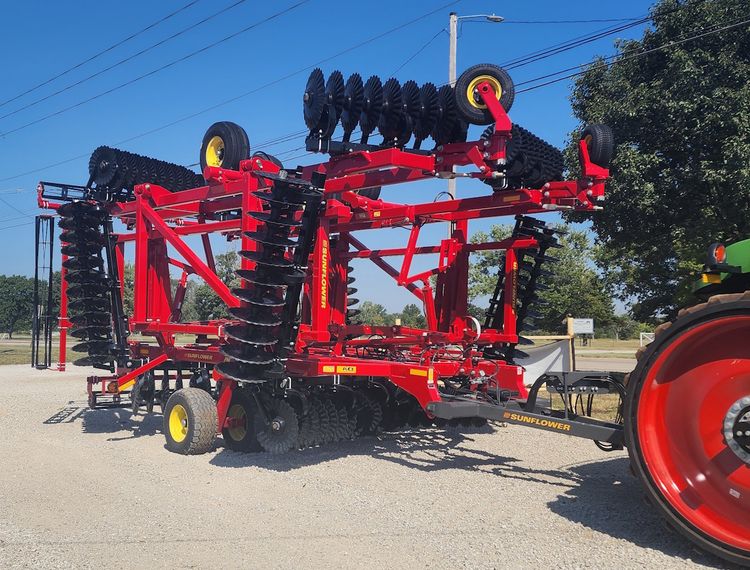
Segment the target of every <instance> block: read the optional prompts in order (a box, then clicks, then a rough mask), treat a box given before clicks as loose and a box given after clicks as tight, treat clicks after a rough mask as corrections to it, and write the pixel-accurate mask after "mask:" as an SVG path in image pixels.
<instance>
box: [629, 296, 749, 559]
mask: <svg viewBox="0 0 750 570" xmlns="http://www.w3.org/2000/svg"><path fill="white" fill-rule="evenodd" d="M638 357H639V358H638V365H637V366H636V368H635V370H634V371H633V372H632V373H631V374H630V377H629V379H628V384H627V391H628V399H627V401H626V408H625V439H626V444H627V447H628V452H629V454H630V460H631V466H632V468H633V471H634V472H635V474H636V475H637V476H638V478H639V479H641V481H642V482H643V484H644V486H645V489H646V495H647V498H648V499H649V501H650V502H651V503H653V504H654V505H655V506H656V507H657V509H658V510H659V511H661V514H662V515H663V516H664V517H665V518H666V519H667V521H668V523H669V525H670V526H671V527H673V528H674V529H675V530H677V531H678V532H679V533H681V534H683V535H684V536H686V537H687V538H689V539H690V540H692V541H693V542H695V543H697V544H699V545H700V546H701V547H703V549H705V550H707V551H709V552H712V553H714V554H716V555H718V556H721V557H722V558H724V559H726V560H730V561H732V562H734V563H737V564H743V565H750V291H748V292H745V293H739V294H727V295H717V296H715V297H712V298H711V299H709V301H708V302H707V303H704V304H701V305H696V306H695V307H692V308H690V309H686V310H683V311H682V312H681V313H680V315H679V316H678V318H677V319H676V320H675V321H674V322H672V323H668V324H665V325H662V326H661V327H659V328H658V329H657V330H656V338H655V340H654V342H652V343H651V344H650V345H648V347H647V348H646V350H644V351H643V352H642V353H640V354H639V355H638Z"/></svg>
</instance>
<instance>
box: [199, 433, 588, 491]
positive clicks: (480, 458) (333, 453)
mask: <svg viewBox="0 0 750 570" xmlns="http://www.w3.org/2000/svg"><path fill="white" fill-rule="evenodd" d="M494 431H495V428H492V427H486V428H478V429H474V430H471V431H469V430H464V431H462V432H458V431H454V430H451V429H448V430H441V429H438V428H432V429H425V428H421V429H419V430H418V431H413V432H411V431H405V432H387V433H383V434H381V435H380V436H378V437H363V438H359V439H355V440H353V441H341V442H337V443H335V444H329V445H323V446H320V447H315V448H311V449H303V450H301V451H296V452H290V453H286V454H283V455H269V454H267V453H238V452H234V451H231V450H229V449H225V448H220V449H219V452H218V453H217V454H216V455H215V456H214V457H213V458H212V459H211V461H210V463H211V464H213V465H216V466H218V467H229V468H246V467H257V468H259V469H266V470H270V471H278V472H287V471H293V470H295V469H302V468H305V467H308V466H311V465H318V464H320V463H325V462H328V461H335V460H337V459H340V458H341V457H347V456H354V455H364V456H367V457H373V458H375V459H380V460H383V461H389V462H391V463H396V464H398V465H401V466H404V467H408V468H410V469H416V470H418V471H424V472H434V471H445V470H449V469H458V470H462V471H467V470H468V471H481V472H483V473H489V474H492V475H496V476H498V477H503V478H511V479H521V480H524V481H534V482H537V483H543V484H546V485H556V486H562V487H566V488H568V487H570V485H571V478H570V477H571V475H570V474H568V473H566V472H564V471H562V472H561V471H551V470H540V469H530V468H528V467H525V466H523V465H521V464H520V461H519V460H518V459H515V458H513V457H504V456H498V455H495V454H493V453H487V452H485V451H482V450H481V449H477V446H476V445H474V441H475V439H474V437H473V436H474V435H476V434H483V433H492V432H494ZM573 477H574V478H573V481H575V480H577V478H576V477H575V476H573Z"/></svg>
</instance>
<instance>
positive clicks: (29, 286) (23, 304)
mask: <svg viewBox="0 0 750 570" xmlns="http://www.w3.org/2000/svg"><path fill="white" fill-rule="evenodd" d="M33 315H34V280H33V279H31V278H30V277H23V276H22V275H10V276H8V275H0V332H4V333H8V336H9V337H11V338H13V333H14V332H17V331H18V330H22V329H30V328H31V321H32V318H33Z"/></svg>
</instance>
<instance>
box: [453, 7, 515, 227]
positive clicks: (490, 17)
mask: <svg viewBox="0 0 750 570" xmlns="http://www.w3.org/2000/svg"><path fill="white" fill-rule="evenodd" d="M504 19H505V18H503V17H502V16H498V15H497V14H471V15H470V16H459V15H458V14H456V13H455V12H451V13H450V20H449V25H448V36H449V37H450V41H449V44H448V83H450V85H451V87H455V86H456V44H457V43H458V22H459V20H476V21H480V22H481V21H484V22H489V23H491V24H499V23H500V22H502V21H503V20H504ZM448 194H450V197H451V200H453V199H455V197H456V179H455V178H449V179H448ZM452 233H453V224H451V225H450V227H449V229H448V237H450V236H451V235H452Z"/></svg>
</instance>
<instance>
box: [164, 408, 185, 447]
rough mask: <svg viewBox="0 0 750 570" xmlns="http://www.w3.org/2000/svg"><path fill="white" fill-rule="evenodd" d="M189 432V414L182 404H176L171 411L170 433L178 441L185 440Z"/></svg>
mask: <svg viewBox="0 0 750 570" xmlns="http://www.w3.org/2000/svg"><path fill="white" fill-rule="evenodd" d="M187 432H188V414H187V410H186V409H185V407H184V406H183V405H182V404H176V405H175V407H174V408H172V411H171V412H169V435H171V436H172V439H173V440H174V441H175V442H177V443H182V442H183V441H185V438H186V437H187Z"/></svg>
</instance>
